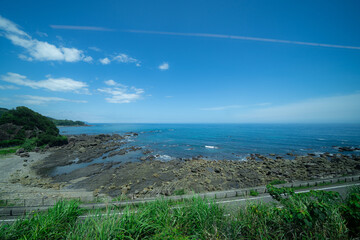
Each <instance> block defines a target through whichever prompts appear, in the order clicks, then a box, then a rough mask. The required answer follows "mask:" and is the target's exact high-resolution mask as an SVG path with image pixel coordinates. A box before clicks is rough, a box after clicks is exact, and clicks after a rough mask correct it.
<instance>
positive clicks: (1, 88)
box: [0, 85, 19, 90]
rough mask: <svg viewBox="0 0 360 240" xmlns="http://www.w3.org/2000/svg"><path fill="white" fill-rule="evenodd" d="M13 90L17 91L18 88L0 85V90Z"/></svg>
mask: <svg viewBox="0 0 360 240" xmlns="http://www.w3.org/2000/svg"><path fill="white" fill-rule="evenodd" d="M15 89H19V88H18V87H15V86H13V85H0V90H15Z"/></svg>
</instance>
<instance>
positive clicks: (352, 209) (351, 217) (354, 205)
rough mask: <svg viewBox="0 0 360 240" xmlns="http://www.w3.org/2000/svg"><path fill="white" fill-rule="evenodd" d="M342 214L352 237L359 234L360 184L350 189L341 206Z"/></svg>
mask: <svg viewBox="0 0 360 240" xmlns="http://www.w3.org/2000/svg"><path fill="white" fill-rule="evenodd" d="M342 215H343V216H344V218H345V220H346V223H347V226H348V228H349V230H350V234H351V235H352V236H353V237H359V236H360V224H359V223H360V186H355V187H352V188H351V189H350V191H349V192H348V195H347V197H346V199H345V201H344V206H343V207H342Z"/></svg>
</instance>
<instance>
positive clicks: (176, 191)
mask: <svg viewBox="0 0 360 240" xmlns="http://www.w3.org/2000/svg"><path fill="white" fill-rule="evenodd" d="M184 194H185V189H183V188H182V189H177V190H175V191H174V195H176V196H181V195H184Z"/></svg>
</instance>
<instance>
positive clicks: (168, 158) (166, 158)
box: [156, 154, 174, 162]
mask: <svg viewBox="0 0 360 240" xmlns="http://www.w3.org/2000/svg"><path fill="white" fill-rule="evenodd" d="M173 159H174V158H173V157H171V156H169V155H165V154H164V155H156V160H159V161H163V162H167V161H171V160H173Z"/></svg>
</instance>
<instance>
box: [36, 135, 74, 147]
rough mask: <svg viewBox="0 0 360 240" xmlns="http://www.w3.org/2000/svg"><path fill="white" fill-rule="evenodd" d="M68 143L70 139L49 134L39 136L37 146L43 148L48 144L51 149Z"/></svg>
mask: <svg viewBox="0 0 360 240" xmlns="http://www.w3.org/2000/svg"><path fill="white" fill-rule="evenodd" d="M67 143H68V139H67V137H66V136H61V135H59V136H53V135H48V134H41V135H39V137H38V139H37V141H36V145H37V146H43V145H46V144H48V145H49V146H50V147H54V146H61V145H64V144H67Z"/></svg>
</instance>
